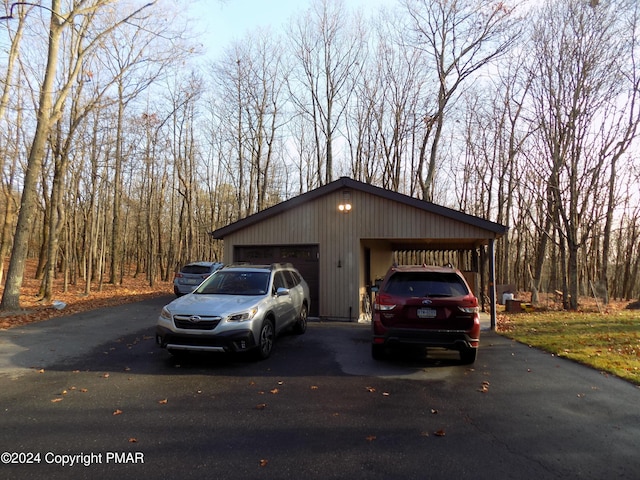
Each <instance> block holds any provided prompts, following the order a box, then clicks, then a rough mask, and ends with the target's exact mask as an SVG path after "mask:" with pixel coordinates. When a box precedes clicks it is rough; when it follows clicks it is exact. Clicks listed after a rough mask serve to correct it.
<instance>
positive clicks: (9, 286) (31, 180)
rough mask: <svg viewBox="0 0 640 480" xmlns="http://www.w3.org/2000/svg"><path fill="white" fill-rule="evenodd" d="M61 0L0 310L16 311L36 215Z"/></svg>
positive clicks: (56, 2) (55, 5)
mask: <svg viewBox="0 0 640 480" xmlns="http://www.w3.org/2000/svg"><path fill="white" fill-rule="evenodd" d="M59 11H60V0H52V1H51V12H52V13H51V20H50V24H49V48H48V53H47V66H46V70H45V75H44V80H43V82H42V87H41V89H40V99H39V103H38V118H37V122H36V131H35V135H34V137H33V143H32V144H31V149H30V150H29V157H28V159H27V169H26V171H25V174H24V182H23V190H22V199H21V201H20V213H19V214H18V223H17V226H16V232H15V235H14V239H13V249H12V251H11V259H10V261H9V269H8V271H7V282H6V284H5V288H4V292H3V294H2V302H1V303H0V310H1V311H5V312H6V311H15V310H19V309H20V288H21V287H22V281H23V279H24V270H25V262H26V259H27V254H28V252H29V236H30V234H31V226H32V223H33V219H34V217H35V215H34V210H35V208H36V204H37V200H38V198H37V185H38V178H39V177H40V174H41V170H42V162H43V159H44V155H45V148H46V145H47V138H48V135H49V132H50V129H51V125H52V115H53V112H52V107H53V98H52V95H53V93H52V92H53V91H54V83H55V77H56V69H57V64H58V49H59V45H60V37H61V35H62V26H61V25H60V24H59V20H58V18H59Z"/></svg>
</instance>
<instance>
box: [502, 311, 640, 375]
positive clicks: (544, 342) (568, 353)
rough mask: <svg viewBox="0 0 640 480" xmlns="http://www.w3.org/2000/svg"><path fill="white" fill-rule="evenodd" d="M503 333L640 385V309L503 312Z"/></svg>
mask: <svg viewBox="0 0 640 480" xmlns="http://www.w3.org/2000/svg"><path fill="white" fill-rule="evenodd" d="M497 331H498V333H500V334H501V335H504V336H506V337H509V338H512V339H514V340H516V341H518V342H521V343H524V344H526V345H531V346H532V347H536V348H540V349H542V350H545V351H547V352H550V353H553V354H555V355H558V356H559V357H564V358H569V359H571V360H575V361H576V362H580V363H583V364H585V365H589V366H591V367H593V368H595V369H598V370H600V371H602V372H607V373H611V374H613V375H616V376H618V377H620V378H623V379H625V380H628V381H630V382H632V383H634V384H636V385H640V311H639V310H619V311H615V312H612V313H603V314H600V313H588V312H564V311H547V312H533V313H517V314H501V315H499V318H498V326H497Z"/></svg>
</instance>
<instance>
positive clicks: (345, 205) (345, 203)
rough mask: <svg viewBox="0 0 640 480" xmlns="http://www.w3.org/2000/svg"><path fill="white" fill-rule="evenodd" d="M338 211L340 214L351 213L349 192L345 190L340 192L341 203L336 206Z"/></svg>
mask: <svg viewBox="0 0 640 480" xmlns="http://www.w3.org/2000/svg"><path fill="white" fill-rule="evenodd" d="M338 210H340V211H341V212H342V213H349V212H350V211H351V192H349V191H347V190H345V191H344V192H342V203H340V205H338Z"/></svg>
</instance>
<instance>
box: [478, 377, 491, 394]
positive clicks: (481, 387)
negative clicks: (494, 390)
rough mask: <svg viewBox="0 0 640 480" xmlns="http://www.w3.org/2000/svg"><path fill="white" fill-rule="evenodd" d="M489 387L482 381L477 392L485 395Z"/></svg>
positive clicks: (486, 382)
mask: <svg viewBox="0 0 640 480" xmlns="http://www.w3.org/2000/svg"><path fill="white" fill-rule="evenodd" d="M489 385H491V384H490V383H489V382H488V381H487V380H485V381H483V382H482V385H481V386H480V388H479V389H478V391H479V392H480V393H487V392H488V391H489Z"/></svg>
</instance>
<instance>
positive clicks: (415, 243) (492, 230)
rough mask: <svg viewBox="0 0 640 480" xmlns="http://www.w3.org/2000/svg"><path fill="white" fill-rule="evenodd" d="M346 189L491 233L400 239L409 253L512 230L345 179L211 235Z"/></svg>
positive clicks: (399, 246) (470, 245)
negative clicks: (440, 238) (455, 239)
mask: <svg viewBox="0 0 640 480" xmlns="http://www.w3.org/2000/svg"><path fill="white" fill-rule="evenodd" d="M345 189H349V190H359V191H362V192H365V193H368V194H371V195H375V196H378V197H382V198H385V199H388V200H391V201H394V202H398V203H401V204H405V205H409V206H411V207H414V208H418V209H420V210H423V211H425V212H428V213H432V214H435V215H440V216H443V217H446V218H450V219H452V220H456V221H459V222H462V223H466V224H469V225H473V226H475V227H478V228H480V229H483V230H486V231H487V237H486V238H485V239H477V240H476V241H475V242H474V241H470V240H468V239H467V240H466V241H463V242H461V243H459V244H456V243H452V242H451V241H450V240H447V241H446V243H442V242H440V241H434V240H429V239H420V240H418V239H407V240H406V241H403V240H401V239H398V240H397V241H396V242H395V247H396V249H397V250H408V249H416V250H418V249H420V250H425V249H427V250H443V249H446V250H453V249H466V248H474V247H476V246H477V244H478V241H479V240H484V241H481V242H480V243H486V240H487V239H489V238H500V237H501V236H503V235H505V234H506V233H507V230H508V227H505V226H504V225H501V224H499V223H495V222H491V221H489V220H484V219H482V218H480V217H476V216H473V215H469V214H466V213H463V212H460V211H457V210H453V209H451V208H447V207H443V206H441V205H437V204H435V203H432V202H427V201H424V200H420V199H418V198H414V197H410V196H408V195H404V194H402V193H398V192H393V191H391V190H386V189H384V188H380V187H376V186H374V185H370V184H368V183H363V182H359V181H357V180H353V179H351V178H349V177H341V178H339V179H338V180H335V181H333V182H331V183H328V184H326V185H323V186H322V187H319V188H316V189H315V190H310V191H308V192H306V193H303V194H301V195H298V196H297V197H293V198H291V199H289V200H286V201H284V202H281V203H279V204H277V205H274V206H272V207H270V208H267V209H265V210H262V211H261V212H258V213H255V214H253V215H250V216H248V217H245V218H243V219H240V220H238V221H236V222H234V223H231V224H229V225H227V226H225V227H222V228H219V229H217V230H215V231H213V232H211V235H212V236H213V238H215V239H223V238H224V237H225V236H227V235H230V234H232V233H234V232H237V231H239V230H242V229H243V228H246V227H249V226H251V225H254V224H256V223H259V222H262V221H264V220H267V219H268V218H271V217H274V216H276V215H279V214H281V213H283V212H285V211H287V210H289V209H291V208H294V207H296V206H299V205H302V204H304V203H306V202H309V201H313V200H315V199H317V198H320V197H322V196H324V195H328V194H330V193H333V192H336V191H341V190H345Z"/></svg>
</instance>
